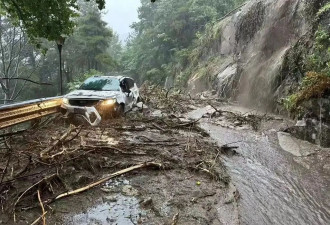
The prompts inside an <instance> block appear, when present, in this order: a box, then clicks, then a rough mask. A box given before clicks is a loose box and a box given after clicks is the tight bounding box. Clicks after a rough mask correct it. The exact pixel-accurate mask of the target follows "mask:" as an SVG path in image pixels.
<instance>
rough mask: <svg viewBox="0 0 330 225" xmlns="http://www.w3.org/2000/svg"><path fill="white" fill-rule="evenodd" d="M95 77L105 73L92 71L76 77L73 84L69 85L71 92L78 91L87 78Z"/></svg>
mask: <svg viewBox="0 0 330 225" xmlns="http://www.w3.org/2000/svg"><path fill="white" fill-rule="evenodd" d="M95 75H103V73H102V72H100V71H97V70H93V69H92V70H89V71H87V72H86V73H83V74H81V75H79V76H76V77H75V79H74V80H73V81H72V82H69V83H68V89H69V91H73V90H75V89H77V86H80V85H81V84H82V83H83V82H84V81H85V80H86V79H87V78H89V77H92V76H95Z"/></svg>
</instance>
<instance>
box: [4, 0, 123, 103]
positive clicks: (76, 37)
mask: <svg viewBox="0 0 330 225" xmlns="http://www.w3.org/2000/svg"><path fill="white" fill-rule="evenodd" d="M77 4H78V7H79V11H75V13H76V14H77V15H79V17H77V18H75V21H74V23H75V24H76V28H75V31H74V32H73V34H72V35H71V36H70V37H67V38H66V40H65V43H64V45H63V50H62V62H63V70H62V71H63V79H64V80H63V84H64V86H65V88H66V89H67V90H68V89H70V88H72V87H74V85H75V84H74V83H77V82H79V81H80V80H81V79H84V77H86V76H88V75H87V74H91V73H93V71H95V70H97V71H100V72H111V71H116V70H119V69H120V68H119V63H118V58H119V55H120V54H121V51H122V48H121V43H120V41H119V39H118V36H117V35H116V34H113V32H112V30H111V29H110V28H108V27H107V24H106V23H105V22H104V21H102V19H101V12H100V10H99V8H98V5H97V4H95V2H94V1H91V2H88V1H78V3H77ZM0 21H1V26H0V42H1V45H0V50H1V51H0V71H1V73H0V78H2V79H0V85H1V89H2V91H1V92H0V98H1V100H3V102H14V101H20V100H25V99H34V98H40V97H47V96H55V95H57V94H58V92H59V90H58V87H59V52H58V49H57V46H56V43H55V42H54V41H47V40H43V43H42V45H43V46H45V47H46V48H47V49H48V50H47V51H46V52H42V51H41V50H40V49H38V48H36V47H35V45H33V44H31V39H30V38H29V37H28V35H27V34H26V33H25V30H24V29H21V28H20V27H18V26H17V25H16V24H13V23H12V20H11V19H9V18H8V17H4V16H2V17H0ZM3 71H5V73H3ZM86 71H92V72H88V73H86ZM24 79H29V80H31V81H33V82H36V83H31V82H27V81H26V80H24ZM40 83H42V84H50V85H39V84H40ZM67 83H69V85H68V86H67V85H66V84H67Z"/></svg>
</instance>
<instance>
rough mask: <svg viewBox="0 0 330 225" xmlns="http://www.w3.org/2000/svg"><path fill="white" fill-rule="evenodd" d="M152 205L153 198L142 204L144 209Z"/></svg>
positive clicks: (145, 200)
mask: <svg viewBox="0 0 330 225" xmlns="http://www.w3.org/2000/svg"><path fill="white" fill-rule="evenodd" d="M151 204H152V198H150V197H149V198H146V199H144V200H143V201H142V202H141V206H143V207H148V206H149V205H151Z"/></svg>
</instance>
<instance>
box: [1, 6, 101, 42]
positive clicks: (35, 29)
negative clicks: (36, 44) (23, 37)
mask: <svg viewBox="0 0 330 225" xmlns="http://www.w3.org/2000/svg"><path fill="white" fill-rule="evenodd" d="M86 1H89V0H86ZM96 2H97V4H98V7H99V9H103V8H104V6H105V0H96ZM77 10H78V3H77V0H56V1H54V0H42V1H35V0H1V1H0V11H1V12H2V14H4V15H5V16H7V17H9V18H11V20H12V21H13V22H14V23H15V24H16V25H19V24H21V25H22V26H23V28H24V29H25V30H26V32H27V34H28V36H29V37H30V39H32V40H36V39H39V38H46V39H48V40H52V41H54V40H57V39H58V38H59V37H60V36H63V35H64V36H66V35H70V34H71V33H72V32H73V28H74V26H75V23H74V21H73V18H74V17H76V16H77V13H76V11H77Z"/></svg>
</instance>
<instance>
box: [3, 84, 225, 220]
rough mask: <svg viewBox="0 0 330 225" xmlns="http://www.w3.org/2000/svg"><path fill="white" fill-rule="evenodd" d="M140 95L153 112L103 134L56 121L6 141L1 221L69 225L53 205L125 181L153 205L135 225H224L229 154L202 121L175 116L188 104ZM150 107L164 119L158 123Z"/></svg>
mask: <svg viewBox="0 0 330 225" xmlns="http://www.w3.org/2000/svg"><path fill="white" fill-rule="evenodd" d="M141 92H142V93H143V96H144V100H145V103H146V104H147V105H148V106H149V109H144V110H140V111H137V112H130V113H128V114H127V115H126V117H125V118H119V119H116V120H110V121H103V122H102V123H101V124H100V125H99V126H98V127H90V126H84V125H80V126H74V125H71V124H68V123H66V122H65V121H64V120H63V119H62V118H61V117H60V116H56V117H54V118H53V119H52V120H51V122H50V120H48V121H47V124H46V125H45V123H42V125H41V126H36V127H34V128H33V129H30V130H28V131H26V132H23V133H18V134H16V135H14V136H4V137H2V140H1V149H0V154H1V155H2V157H1V158H0V169H1V171H2V173H1V174H0V203H1V212H0V218H1V221H2V222H3V223H5V224H11V223H13V221H19V222H22V223H23V222H29V223H31V222H33V221H34V222H35V223H38V222H39V221H43V222H44V224H45V221H46V218H47V219H51V220H52V221H60V222H59V223H61V224H63V223H65V221H61V218H62V219H63V217H62V215H61V213H60V212H58V211H56V209H53V207H52V204H54V202H60V203H63V202H62V201H65V200H61V199H63V198H66V197H70V196H73V195H76V194H78V196H79V195H80V193H82V192H85V191H87V190H89V191H96V190H94V188H95V187H99V186H101V187H102V185H103V184H104V183H105V182H107V181H109V180H111V179H113V178H114V177H116V176H120V175H123V174H125V176H126V177H127V179H130V180H131V182H132V185H133V186H134V184H135V188H136V189H137V190H139V191H138V193H139V198H140V199H141V204H143V205H144V207H145V204H144V203H142V202H145V201H146V199H150V198H151V199H152V204H148V206H147V210H149V211H148V215H147V216H146V215H145V216H140V218H138V219H137V218H136V219H133V220H135V222H133V223H135V224H138V220H139V221H142V222H144V223H148V224H153V223H154V224H160V223H162V224H164V223H165V224H172V223H173V224H174V222H175V221H178V220H179V221H180V222H179V224H195V223H196V222H197V221H199V222H200V221H203V224H218V223H219V221H220V219H219V218H218V212H217V207H220V206H221V205H223V203H224V202H225V201H226V196H227V195H226V193H227V188H226V187H227V185H228V183H229V182H230V179H229V177H228V175H227V173H226V170H225V167H224V166H223V164H222V162H221V154H222V152H223V149H221V148H219V147H218V146H217V145H215V144H214V143H212V142H210V141H209V140H208V139H207V138H205V137H207V136H208V134H207V133H205V132H204V131H203V130H202V129H200V128H199V126H198V125H197V122H198V121H196V120H188V119H184V118H182V117H181V118H180V117H179V116H176V115H177V114H178V113H184V112H187V110H188V108H187V106H188V105H189V104H192V100H191V99H190V98H189V97H183V96H182V95H180V94H179V93H176V92H173V93H171V94H170V95H169V92H168V91H166V90H164V89H161V88H159V87H157V86H146V85H145V86H144V87H143V88H142V90H141ZM183 102H184V104H183ZM151 108H152V109H158V110H161V111H162V112H166V114H165V116H162V117H159V116H152V110H151ZM95 189H97V188H95ZM160 190H162V191H160ZM169 193H171V194H170V196H169V195H168V194H169ZM98 194H99V195H100V193H99V192H98ZM168 198H170V199H168ZM67 199H68V198H67ZM149 202H150V201H149ZM164 202H168V205H169V207H168V208H169V209H168V210H164V207H163V204H164ZM63 204H64V203H63ZM70 210H71V209H70ZM196 212H198V213H197V214H196ZM46 213H47V216H45V215H46ZM178 213H179V214H178ZM40 215H41V216H40ZM144 223H143V224H144Z"/></svg>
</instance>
